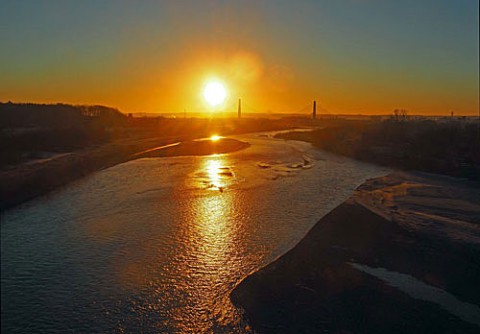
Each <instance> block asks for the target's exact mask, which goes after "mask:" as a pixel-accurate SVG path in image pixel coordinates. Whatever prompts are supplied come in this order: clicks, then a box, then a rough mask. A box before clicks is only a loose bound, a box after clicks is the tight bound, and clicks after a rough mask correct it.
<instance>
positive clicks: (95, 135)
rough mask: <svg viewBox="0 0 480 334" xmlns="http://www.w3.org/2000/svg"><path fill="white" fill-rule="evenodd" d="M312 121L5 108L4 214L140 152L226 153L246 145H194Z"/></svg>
mask: <svg viewBox="0 0 480 334" xmlns="http://www.w3.org/2000/svg"><path fill="white" fill-rule="evenodd" d="M305 122H307V123H308V121H306V120H305V119H298V120H295V119H285V120H283V119H276V120H269V119H258V118H257V119H255V118H248V119H225V118H218V119H215V118H210V119H205V118H203V119H201V118H186V119H179V118H164V117H155V118H153V117H148V118H147V117H142V118H135V117H129V116H126V115H124V114H122V113H120V112H119V111H118V110H116V109H113V108H108V107H104V106H71V105H65V104H53V105H50V104H45V105H42V104H16V103H0V151H1V155H0V210H2V209H6V208H9V207H12V206H15V205H17V204H20V203H22V202H25V201H27V200H29V199H32V198H34V197H37V196H39V195H42V194H45V193H47V192H49V191H51V190H54V189H56V188H58V187H60V186H62V185H65V184H67V183H69V182H71V181H73V180H76V179H79V178H81V177H84V176H86V175H88V174H90V173H92V172H95V171H97V170H100V169H104V168H108V167H111V166H113V165H116V164H119V163H122V162H125V161H128V160H131V159H136V158H138V157H139V156H138V155H136V154H137V153H139V152H144V153H145V151H146V150H149V149H153V148H157V147H160V146H164V145H168V144H172V143H176V142H183V141H186V142H187V143H185V144H182V145H180V146H179V147H176V148H170V149H166V150H161V151H158V152H156V153H153V152H152V153H150V154H157V156H160V155H159V154H161V156H168V154H175V155H183V154H187V153H188V152H189V154H197V153H198V152H201V151H204V152H212V153H226V152H227V151H230V150H237V149H239V147H240V146H242V145H243V144H239V143H233V142H228V141H225V140H222V141H220V142H219V143H218V144H214V145H216V147H214V146H211V145H210V146H211V147H207V146H208V145H209V144H205V143H204V144H200V143H195V144H191V143H190V144H189V142H190V141H192V140H193V139H195V138H203V137H209V136H211V135H213V134H217V135H231V134H239V133H248V132H259V131H273V130H284V129H289V128H293V127H296V126H299V125H302V124H304V123H305ZM192 145H196V146H195V148H193V147H192ZM202 145H204V146H203V147H202ZM205 145H207V146H205ZM242 147H243V146H242ZM174 151H175V152H176V153H173V152H174ZM205 154H210V153H205Z"/></svg>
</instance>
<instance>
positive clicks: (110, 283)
mask: <svg viewBox="0 0 480 334" xmlns="http://www.w3.org/2000/svg"><path fill="white" fill-rule="evenodd" d="M235 138H237V139H240V140H243V141H247V142H249V143H250V144H251V146H250V147H249V148H247V149H244V150H242V151H239V152H235V153H232V154H224V155H212V156H202V157H198V156H195V157H194V156H188V157H174V158H148V159H139V160H134V161H129V162H127V163H123V164H120V165H117V166H114V167H112V168H108V169H105V170H103V171H100V172H97V173H95V174H93V175H91V176H89V177H87V178H84V179H82V180H80V181H77V182H74V183H72V184H70V185H68V186H66V187H64V188H62V189H60V190H57V191H55V192H53V193H50V194H48V195H46V196H43V197H41V198H38V199H36V200H33V201H30V202H28V203H26V204H24V205H22V206H19V207H16V208H14V209H11V210H8V211H6V212H4V213H3V216H2V222H1V308H2V311H1V312H2V314H1V315H2V319H1V328H2V333H3V332H5V333H231V332H234V333H247V332H249V326H248V323H247V321H246V320H245V319H244V318H243V316H242V310H241V309H237V308H235V307H234V306H233V305H232V303H231V302H230V299H229V294H230V292H231V290H232V289H233V288H234V287H235V285H236V284H237V283H239V282H240V281H241V280H242V279H243V278H245V277H246V276H247V275H249V274H250V273H252V272H253V271H255V270H257V269H259V268H261V267H262V266H264V265H266V264H268V263H269V262H271V261H272V260H274V259H275V258H277V257H278V256H280V255H282V254H283V253H285V252H286V251H287V250H289V249H290V248H292V247H293V246H295V244H297V243H298V242H299V241H300V240H301V238H302V237H303V236H304V235H305V234H306V233H307V232H308V230H309V229H310V228H311V227H312V226H313V225H314V224H315V223H316V222H317V221H318V220H319V218H321V217H322V216H323V215H325V214H326V213H327V212H328V211H330V210H331V209H333V208H334V207H335V206H337V205H338V204H340V203H341V202H342V201H344V200H345V199H346V198H348V196H349V195H350V194H351V193H352V192H353V190H354V189H355V188H356V187H357V186H358V185H360V184H361V183H363V181H364V180H365V179H367V178H371V177H375V176H379V175H382V174H385V173H386V172H387V170H386V169H383V168H380V167H375V166H372V165H369V164H365V163H361V162H358V161H353V160H350V159H348V158H344V157H338V156H335V155H332V154H329V153H326V152H323V151H319V150H316V149H314V148H312V147H311V145H310V144H308V143H303V142H296V141H284V140H280V139H274V138H272V134H251V135H242V136H237V137H235Z"/></svg>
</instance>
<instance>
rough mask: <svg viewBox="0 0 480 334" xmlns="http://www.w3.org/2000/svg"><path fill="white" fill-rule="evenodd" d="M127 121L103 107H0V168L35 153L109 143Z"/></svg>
mask: <svg viewBox="0 0 480 334" xmlns="http://www.w3.org/2000/svg"><path fill="white" fill-rule="evenodd" d="M125 119H126V117H125V116H124V115H123V114H122V113H120V112H119V111H118V110H116V109H113V108H108V107H104V106H72V105H67V104H33V103H11V102H8V103H0V150H1V152H2V156H1V158H0V165H5V164H12V163H16V162H19V161H21V160H22V159H24V158H26V156H25V155H28V154H32V152H36V151H49V152H66V151H71V150H75V149H79V148H82V147H86V146H89V145H94V144H100V143H104V142H107V141H108V140H110V134H111V129H113V128H115V127H118V126H121V125H122V124H123V123H124V122H125Z"/></svg>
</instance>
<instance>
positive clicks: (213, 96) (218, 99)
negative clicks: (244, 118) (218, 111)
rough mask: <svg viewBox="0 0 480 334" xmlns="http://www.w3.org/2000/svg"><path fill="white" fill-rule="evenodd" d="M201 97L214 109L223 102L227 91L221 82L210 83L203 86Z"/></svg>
mask: <svg viewBox="0 0 480 334" xmlns="http://www.w3.org/2000/svg"><path fill="white" fill-rule="evenodd" d="M203 97H204V98H205V100H206V101H207V103H208V104H209V105H210V106H212V107H216V106H218V105H220V104H222V103H223V101H225V98H226V97H227V90H226V89H225V86H224V85H223V84H222V83H221V82H219V81H212V82H209V83H208V84H207V85H206V86H205V89H204V90H203Z"/></svg>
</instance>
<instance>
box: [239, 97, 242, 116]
mask: <svg viewBox="0 0 480 334" xmlns="http://www.w3.org/2000/svg"><path fill="white" fill-rule="evenodd" d="M238 118H242V99H238Z"/></svg>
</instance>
